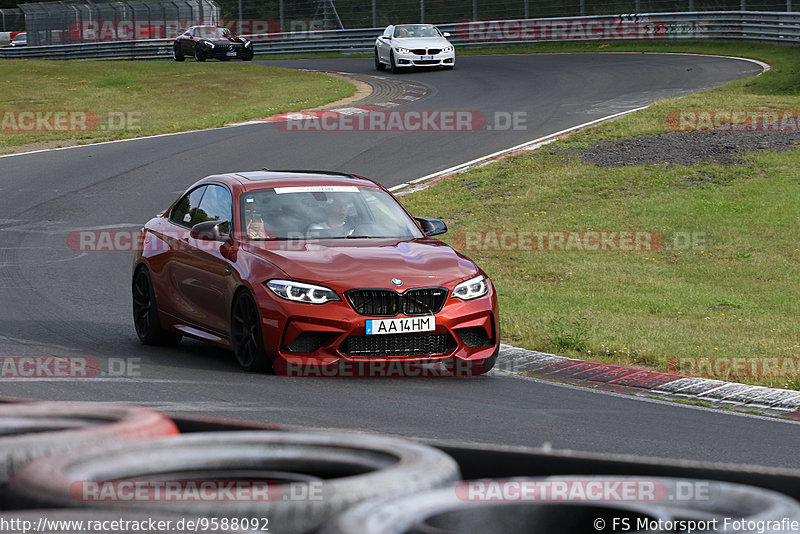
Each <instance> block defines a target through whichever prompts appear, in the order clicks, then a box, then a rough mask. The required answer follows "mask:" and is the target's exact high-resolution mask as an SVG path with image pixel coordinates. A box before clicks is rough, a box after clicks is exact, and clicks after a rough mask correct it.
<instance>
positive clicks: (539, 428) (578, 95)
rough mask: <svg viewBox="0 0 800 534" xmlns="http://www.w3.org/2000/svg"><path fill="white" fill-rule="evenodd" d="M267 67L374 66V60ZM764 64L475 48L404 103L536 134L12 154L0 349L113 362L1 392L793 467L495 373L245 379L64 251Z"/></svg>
mask: <svg viewBox="0 0 800 534" xmlns="http://www.w3.org/2000/svg"><path fill="white" fill-rule="evenodd" d="M270 64H275V65H279V66H286V67H300V68H310V69H319V70H335V71H341V72H351V73H364V74H374V73H375V72H374V70H373V66H372V60H371V59H338V60H334V59H331V60H293V61H276V62H270ZM760 71H761V67H760V66H758V65H756V64H754V63H751V62H746V61H741V60H736V59H726V58H715V57H701V56H687V55H654V54H592V55H566V54H552V55H513V56H471V57H470V56H467V57H459V58H458V60H457V66H456V69H455V70H453V71H434V72H410V73H402V74H399V75H392V74H388V75H387V76H389V77H392V76H395V77H397V78H401V79H410V80H414V81H416V82H419V83H422V84H424V85H425V86H427V88H428V94H427V96H426V97H425V98H422V99H420V100H417V101H415V102H413V103H410V104H408V105H406V106H402V107H400V108H394V109H405V110H428V111H431V110H469V111H476V110H477V111H480V112H482V113H483V114H484V116H486V117H494V116H496V115H495V114H496V113H498V112H499V113H501V114H504V113H518V114H519V113H522V114H523V115H521V116H524V117H525V119H526V120H525V128H522V129H516V130H506V131H498V130H496V129H494V130H487V129H482V130H479V131H464V132H436V131H433V132H378V133H375V132H335V133H333V132H287V131H282V130H280V129H279V128H277V127H276V125H275V124H258V125H251V126H240V127H231V128H224V129H220V130H212V131H202V132H193V133H187V134H180V135H169V136H161V137H155V138H149V139H141V140H135V141H126V142H117V143H109V144H100V145H91V146H85V147H79V148H72V149H66V150H55V151H48V152H39V153H31V154H24V155H15V156H10V157H3V158H0V206H1V207H2V215H1V216H0V217H1V218H0V303H2V306H1V307H0V355H4V356H9V355H10V356H25V355H36V356H40V355H60V356H88V357H91V358H96V359H97V362H98V365H99V367H100V369H101V370H102V372H101V373H100V375H99V376H98V377H95V378H91V379H89V378H84V379H63V378H37V379H14V380H3V381H0V395H2V396H17V397H28V398H35V399H48V400H81V401H120V402H129V403H136V404H140V405H143V406H149V407H154V408H157V409H161V410H166V411H171V412H180V413H192V414H207V415H213V416H219V417H233V418H237V419H250V420H259V421H265V422H275V423H283V424H292V425H305V426H312V427H324V428H344V429H355V430H365V431H374V432H385V433H390V434H396V435H402V436H407V437H423V438H441V439H458V440H468V441H476V442H487V443H503V444H508V445H529V446H539V445H542V444H543V443H546V442H549V443H550V444H551V445H552V446H553V447H554V448H557V449H574V450H579V451H591V452H596V453H609V452H613V453H629V454H636V455H642V456H658V457H664V458H686V459H696V460H713V461H724V462H741V463H750V464H760V465H769V466H787V467H789V466H792V467H796V466H797V465H798V460H797V443H798V442H799V440H800V425H798V424H797V423H794V422H790V421H783V420H777V419H770V418H765V417H757V416H749V415H744V414H735V413H731V412H726V411H719V410H717V411H712V410H709V409H704V408H700V407H694V406H685V405H681V404H676V403H668V402H660V401H650V400H646V399H644V400H643V399H636V398H631V397H629V396H625V395H617V394H611V393H603V392H596V391H592V390H586V389H578V388H573V387H570V386H565V385H558V384H552V383H547V382H540V381H533V380H526V379H521V378H517V377H514V376H510V375H508V374H504V373H497V372H494V373H492V374H491V375H489V376H485V377H482V378H478V379H471V380H449V379H394V380H386V379H373V380H370V379H325V378H322V379H315V378H280V377H276V376H268V375H253V374H246V373H244V372H241V371H239V369H238V368H237V366H236V363H235V362H234V360H233V357H232V355H231V354H230V353H228V352H226V351H224V350H221V349H218V348H215V347H211V346H208V345H204V344H202V343H200V342H196V341H191V340H184V341H183V342H182V343H181V344H180V346H178V347H177V348H153V347H145V346H143V345H141V344H140V343H139V342H138V340H137V339H136V335H135V332H134V329H133V325H132V320H131V310H130V308H131V304H130V274H131V254H130V253H126V252H95V253H81V252H79V251H76V250H73V249H72V248H70V247H69V246H67V236H68V235H69V233H70V232H73V231H75V230H85V229H93V228H110V229H131V228H136V227H137V226H139V225H141V224H142V223H143V222H144V221H146V220H147V219H148V218H150V217H151V216H153V215H154V214H156V213H157V212H159V211H160V210H162V209H163V208H165V207H166V206H167V205H168V204H169V203H170V202H171V201H172V200H173V199H175V198H176V197H177V195H178V194H179V192H181V191H183V190H184V189H185V188H186V187H187V186H188V185H190V184H191V183H192V182H194V181H195V180H197V179H199V178H201V177H203V176H206V175H209V174H213V173H218V172H226V171H241V170H251V169H259V168H262V167H269V168H272V169H281V168H301V169H331V170H340V171H348V172H354V173H358V174H363V175H365V176H368V177H371V178H375V179H377V180H378V181H380V182H382V183H383V184H385V185H387V186H392V185H395V184H398V183H401V182H404V181H407V180H410V179H414V178H416V177H419V176H423V175H426V174H429V173H433V172H437V171H439V170H442V169H446V168H448V167H451V166H453V165H456V164H459V163H461V162H464V161H467V160H471V159H473V158H477V157H479V156H482V155H485V154H489V153H492V152H495V151H498V150H501V149H503V148H507V147H510V146H514V145H517V144H520V143H523V142H526V141H529V140H532V139H535V138H538V137H541V136H544V135H547V134H550V133H553V132H556V131H560V130H562V129H565V128H568V127H571V126H575V125H578V124H582V123H586V122H588V121H591V120H594V119H598V118H601V117H604V116H608V115H611V114H614V113H618V112H620V111H624V110H627V109H632V108H636V107H640V106H643V105H646V104H647V103H649V102H652V101H654V100H656V99H661V98H666V97H672V96H677V95H682V94H686V93H689V92H692V91H697V90H701V89H706V88H709V87H713V86H715V85H719V84H721V83H724V82H726V81H730V80H735V79H740V78H744V77H748V76H753V75H755V74H757V73H759V72H760ZM531 179H532V180H533V179H535V177H531ZM416 215H427V216H434V217H435V216H437V214H436V213H424V214H423V213H420V214H416ZM501 357H502V356H501ZM117 375H124V376H117Z"/></svg>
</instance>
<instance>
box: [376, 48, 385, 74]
mask: <svg viewBox="0 0 800 534" xmlns="http://www.w3.org/2000/svg"><path fill="white" fill-rule="evenodd" d="M375 70H379V71H383V70H386V65H384V64H383V63H381V59H380V57H379V56H378V49H377V48H376V49H375Z"/></svg>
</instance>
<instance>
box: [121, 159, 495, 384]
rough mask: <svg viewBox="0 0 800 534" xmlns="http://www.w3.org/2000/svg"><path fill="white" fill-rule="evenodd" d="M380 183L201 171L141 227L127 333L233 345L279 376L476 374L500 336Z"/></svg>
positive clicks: (449, 262)
mask: <svg viewBox="0 0 800 534" xmlns="http://www.w3.org/2000/svg"><path fill="white" fill-rule="evenodd" d="M446 231H447V227H446V226H445V224H444V222H443V221H441V220H439V219H432V218H424V217H417V218H414V217H412V216H411V215H409V213H408V212H407V211H406V210H405V208H404V207H403V206H402V205H401V204H400V203H399V202H398V201H397V200H396V199H395V197H394V196H392V194H391V193H389V191H387V190H386V189H385V188H384V187H382V186H381V185H379V184H377V183H375V182H373V181H371V180H368V179H366V178H362V177H359V176H354V175H348V174H339V173H332V172H320V171H267V170H264V171H254V172H240V173H230V174H223V175H216V176H209V177H206V178H204V179H202V180H200V181H198V182H197V183H195V184H194V185H192V186H191V187H190V188H189V189H188V190H187V191H186V193H184V194H183V195H182V196H181V197H180V198H179V199H178V200H177V201H175V203H174V204H172V206H170V207H169V209H167V211H165V212H164V213H163V214H162V215H160V216H158V217H156V218H154V219H151V220H150V221H149V222H147V224H146V225H145V226H144V227H143V228H142V230H141V232H140V235H139V242H138V248H137V252H136V257H135V260H134V268H133V284H132V289H133V315H134V323H135V326H136V333H137V335H138V336H139V339H140V340H141V341H142V342H143V343H146V344H175V343H178V342H179V341H180V339H181V337H182V336H191V337H193V338H198V339H202V340H206V341H210V342H213V343H217V344H220V345H224V346H227V347H229V348H231V349H232V350H233V352H234V354H235V355H236V360H237V361H238V363H239V365H240V366H241V367H242V368H243V369H245V370H248V371H267V370H270V369H272V370H274V371H275V372H276V373H278V374H282V375H289V376H350V375H352V376H424V375H426V374H431V375H434V374H441V375H446V376H453V375H455V376H470V375H471V376H475V375H480V374H483V373H485V372H486V371H488V370H489V369H491V368H492V367H493V366H494V363H495V360H496V359H497V354H498V350H499V346H500V331H499V324H498V315H497V296H496V293H495V290H494V287H493V286H492V283H491V282H490V280H489V278H488V277H487V276H486V274H485V273H484V272H483V271H482V270H481V269H480V268H479V267H477V266H476V265H475V264H474V263H473V262H472V261H471V260H469V259H468V258H466V257H465V256H463V255H461V254H459V253H458V252H456V251H454V250H453V249H452V248H450V247H449V246H447V245H446V244H445V243H443V242H441V241H439V240H438V239H435V238H433V237H432V236H434V235H438V234H442V233H444V232H446Z"/></svg>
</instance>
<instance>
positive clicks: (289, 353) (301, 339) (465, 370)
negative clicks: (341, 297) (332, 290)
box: [257, 285, 500, 377]
mask: <svg viewBox="0 0 800 534" xmlns="http://www.w3.org/2000/svg"><path fill="white" fill-rule="evenodd" d="M257 293H258V294H257V297H258V301H259V306H260V309H261V316H262V318H264V319H263V321H262V331H263V334H264V347H265V349H266V351H267V355H268V357H270V358H271V359H272V362H273V370H274V371H275V373H276V374H278V375H283V376H311V377H315V376H316V377H320V376H360V377H388V376H391V377H399V376H409V377H420V376H452V375H457V376H471V375H479V374H482V373H483V372H484V371H483V369H484V367H486V366H487V365H488V364H489V362H492V363H493V362H494V358H496V357H497V350H498V348H499V343H500V340H499V338H500V336H499V325H498V316H497V297H496V295H495V293H494V288H493V287H491V285H490V290H489V293H488V294H487V295H485V296H483V297H480V298H477V299H475V300H472V301H466V302H465V301H461V300H459V299H455V298H453V297H451V296H449V295H448V298H447V299H446V301H445V304H444V306H443V307H442V309H441V311H440V312H439V313H436V314H434V315H435V322H436V327H435V329H434V330H432V331H429V332H420V333H407V334H373V335H367V333H366V321H367V320H368V319H385V318H386V317H370V316H365V315H360V314H358V313H357V312H356V311H355V310H353V308H352V307H351V306H350V304H348V303H347V302H346V301H340V302H329V303H326V304H322V305H313V304H304V303H295V302H290V301H286V300H283V299H280V298H279V297H276V296H275V295H274V294H273V293H272V292H271V291H270V290H269V289H268V288H266V287H265V286H264V287H261V288H258V292H257ZM397 317H405V316H404V315H402V314H401V315H398V316H397ZM276 318H277V319H276ZM409 318H411V319H413V318H414V316H410V317H409ZM489 367H490V365H489Z"/></svg>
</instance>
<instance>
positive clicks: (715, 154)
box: [579, 131, 800, 167]
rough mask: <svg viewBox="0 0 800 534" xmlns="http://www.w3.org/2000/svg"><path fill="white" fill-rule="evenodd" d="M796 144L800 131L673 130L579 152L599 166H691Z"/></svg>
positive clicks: (733, 159) (787, 147) (602, 142)
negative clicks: (666, 164) (660, 164)
mask: <svg viewBox="0 0 800 534" xmlns="http://www.w3.org/2000/svg"><path fill="white" fill-rule="evenodd" d="M797 143H800V132H730V131H727V132H726V131H699V132H673V133H667V134H658V135H644V136H641V137H630V138H625V139H617V140H614V141H601V142H600V143H597V144H594V145H592V146H590V147H588V148H586V149H583V150H580V151H579V153H580V157H581V161H582V162H583V163H592V164H594V165H597V166H598V167H622V166H625V165H648V164H655V163H675V164H678V165H692V164H694V163H699V162H701V161H713V162H717V163H735V162H736V159H735V158H736V157H737V156H739V155H742V154H744V153H747V152H756V151H759V150H776V151H785V150H797V149H800V146H798V145H797Z"/></svg>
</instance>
